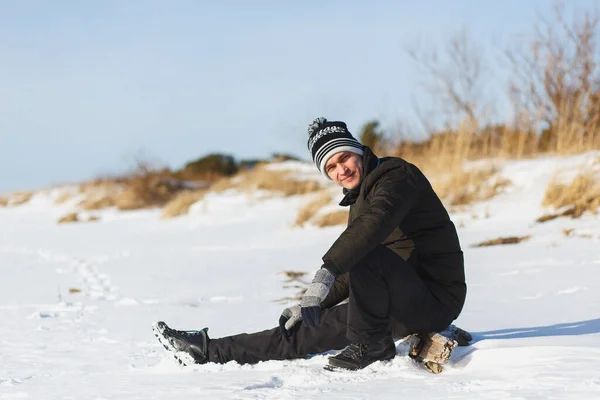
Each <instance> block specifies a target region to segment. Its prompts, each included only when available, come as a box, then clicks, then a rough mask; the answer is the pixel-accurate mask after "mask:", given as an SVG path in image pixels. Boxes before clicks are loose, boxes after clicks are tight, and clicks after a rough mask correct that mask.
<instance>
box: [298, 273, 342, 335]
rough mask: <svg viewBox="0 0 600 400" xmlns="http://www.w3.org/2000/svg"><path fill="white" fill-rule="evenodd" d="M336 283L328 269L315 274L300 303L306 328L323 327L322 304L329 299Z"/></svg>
mask: <svg viewBox="0 0 600 400" xmlns="http://www.w3.org/2000/svg"><path fill="white" fill-rule="evenodd" d="M334 281H335V276H333V274H332V273H331V272H329V271H328V270H327V269H326V268H321V269H320V270H318V271H317V273H316V274H315V277H314V278H313V280H312V283H311V284H310V286H309V287H308V290H307V291H306V293H304V296H302V301H300V307H301V309H300V313H301V314H302V321H304V324H305V325H306V326H310V327H311V328H315V327H317V326H319V325H321V302H322V301H323V299H325V297H327V293H329V289H330V288H331V285H333V282H334Z"/></svg>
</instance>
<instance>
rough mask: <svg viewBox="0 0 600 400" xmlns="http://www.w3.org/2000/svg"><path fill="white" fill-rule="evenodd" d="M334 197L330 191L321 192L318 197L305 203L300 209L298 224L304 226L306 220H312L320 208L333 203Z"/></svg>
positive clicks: (297, 218)
mask: <svg viewBox="0 0 600 400" xmlns="http://www.w3.org/2000/svg"><path fill="white" fill-rule="evenodd" d="M331 201H332V198H331V195H330V194H329V193H328V192H325V191H324V192H322V193H320V194H319V195H318V196H317V197H316V198H314V199H312V200H311V201H309V202H308V203H306V205H304V206H303V207H302V208H300V210H299V211H298V216H297V217H296V223H295V225H296V226H302V225H304V224H305V223H306V222H308V221H310V219H311V218H313V217H314V216H315V215H316V214H317V213H318V212H319V210H320V209H322V208H323V207H325V206H326V205H328V204H329V203H331Z"/></svg>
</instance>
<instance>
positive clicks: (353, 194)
mask: <svg viewBox="0 0 600 400" xmlns="http://www.w3.org/2000/svg"><path fill="white" fill-rule="evenodd" d="M363 151H364V155H363V176H362V180H361V182H360V185H358V186H357V187H356V188H354V189H351V190H350V189H346V188H344V190H343V191H342V193H343V194H344V198H343V199H342V201H340V206H342V207H346V206H351V205H352V204H354V203H356V199H358V195H359V194H360V192H361V189H362V187H363V186H364V183H365V180H366V179H367V176H368V175H369V174H370V173H371V172H372V171H373V170H374V169H375V168H377V167H378V166H379V163H380V161H381V160H380V159H379V158H378V157H377V156H376V155H375V154H374V153H373V151H372V150H371V149H370V148H369V147H367V146H363Z"/></svg>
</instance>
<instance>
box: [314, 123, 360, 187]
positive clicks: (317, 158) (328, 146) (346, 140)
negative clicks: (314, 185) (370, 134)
mask: <svg viewBox="0 0 600 400" xmlns="http://www.w3.org/2000/svg"><path fill="white" fill-rule="evenodd" d="M307 146H308V151H309V152H310V153H311V155H312V159H313V162H314V163H315V165H316V166H317V168H318V169H319V171H320V172H321V173H322V174H323V175H325V176H326V177H327V178H328V179H331V178H329V176H328V175H327V172H325V165H326V164H327V161H328V160H329V159H330V158H331V156H333V155H334V154H336V153H339V152H341V151H351V152H353V153H356V154H358V155H360V156H362V155H363V154H364V152H363V145H362V144H360V142H359V141H358V140H356V139H355V138H354V136H352V134H351V133H350V132H349V131H348V128H347V126H346V124H345V123H344V122H341V121H327V119H325V118H317V119H315V120H314V121H313V122H312V123H311V124H310V125H309V127H308V144H307Z"/></svg>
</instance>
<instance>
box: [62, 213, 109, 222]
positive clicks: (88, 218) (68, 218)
mask: <svg viewBox="0 0 600 400" xmlns="http://www.w3.org/2000/svg"><path fill="white" fill-rule="evenodd" d="M98 219H99V218H98V217H97V216H95V215H84V216H82V215H80V214H79V213H76V212H72V213H68V214H66V215H63V216H62V217H60V219H59V220H58V223H59V224H65V223H73V222H93V221H98Z"/></svg>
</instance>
